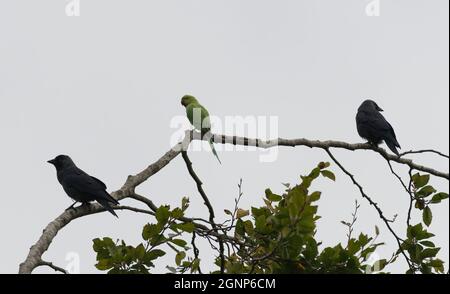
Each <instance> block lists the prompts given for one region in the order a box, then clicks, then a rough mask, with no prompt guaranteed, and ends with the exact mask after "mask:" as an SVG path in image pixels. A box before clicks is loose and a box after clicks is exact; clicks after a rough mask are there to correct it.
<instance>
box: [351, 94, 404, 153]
mask: <svg viewBox="0 0 450 294" xmlns="http://www.w3.org/2000/svg"><path fill="white" fill-rule="evenodd" d="M381 111H383V109H381V108H380V107H379V106H378V105H377V103H375V101H372V100H366V101H364V102H363V103H362V104H361V106H360V107H359V108H358V114H357V115H356V126H357V128H358V134H359V135H360V136H361V137H362V138H364V139H366V140H368V141H369V143H370V144H372V145H374V146H378V145H379V144H380V143H381V142H382V141H384V142H386V145H387V146H388V147H389V149H391V150H392V152H394V153H395V154H396V155H397V156H400V154H399V153H398V151H397V147H398V148H401V147H400V144H399V143H398V141H397V137H396V136H395V132H394V129H393V128H392V126H391V124H390V123H389V122H388V121H387V120H386V119H385V118H384V116H383V115H382V114H381V113H380V112H381Z"/></svg>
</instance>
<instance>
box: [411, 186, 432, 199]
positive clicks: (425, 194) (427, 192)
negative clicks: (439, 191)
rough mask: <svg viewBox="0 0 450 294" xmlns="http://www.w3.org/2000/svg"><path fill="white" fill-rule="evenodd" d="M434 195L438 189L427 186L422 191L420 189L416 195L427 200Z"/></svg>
mask: <svg viewBox="0 0 450 294" xmlns="http://www.w3.org/2000/svg"><path fill="white" fill-rule="evenodd" d="M433 193H436V189H434V188H433V186H425V187H423V188H422V189H420V190H419V192H417V194H416V195H417V196H418V197H420V198H425V197H428V196H430V195H431V194H433Z"/></svg>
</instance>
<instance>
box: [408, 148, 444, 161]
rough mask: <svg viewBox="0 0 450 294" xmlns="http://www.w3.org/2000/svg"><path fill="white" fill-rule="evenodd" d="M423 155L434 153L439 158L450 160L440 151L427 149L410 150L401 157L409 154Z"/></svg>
mask: <svg viewBox="0 0 450 294" xmlns="http://www.w3.org/2000/svg"><path fill="white" fill-rule="evenodd" d="M421 153H434V154H437V155H439V156H442V157H444V158H447V159H449V156H448V155H447V154H444V153H442V152H440V151H437V150H433V149H425V150H410V151H406V152H403V153H401V154H400V157H402V156H405V155H408V154H421Z"/></svg>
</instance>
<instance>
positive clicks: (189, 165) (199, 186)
mask: <svg viewBox="0 0 450 294" xmlns="http://www.w3.org/2000/svg"><path fill="white" fill-rule="evenodd" d="M181 156H182V157H183V159H184V162H185V163H186V167H187V169H188V171H189V174H190V175H191V177H192V178H193V179H194V181H195V183H196V185H197V190H198V192H199V193H200V195H201V196H202V198H203V201H204V203H205V205H206V207H207V208H208V211H209V222H210V223H211V226H212V228H213V230H214V231H215V232H216V233H217V234H219V229H218V227H217V225H216V223H215V222H214V218H215V214H214V208H213V207H212V205H211V202H210V201H209V199H208V196H206V193H205V191H204V190H203V187H202V181H201V180H200V178H199V177H198V176H197V174H196V173H195V171H194V169H193V168H192V162H191V160H190V159H189V157H188V155H187V152H186V151H182V152H181ZM217 239H218V242H219V253H220V273H221V274H223V273H224V272H225V255H224V251H225V248H224V245H223V240H222V238H221V237H220V236H219V237H218V238H217Z"/></svg>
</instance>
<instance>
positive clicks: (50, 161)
mask: <svg viewBox="0 0 450 294" xmlns="http://www.w3.org/2000/svg"><path fill="white" fill-rule="evenodd" d="M47 162H48V163H50V164H53V165H55V160H54V159H51V160H49V161H47Z"/></svg>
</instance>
